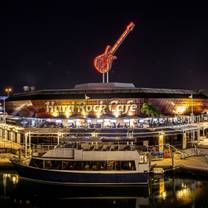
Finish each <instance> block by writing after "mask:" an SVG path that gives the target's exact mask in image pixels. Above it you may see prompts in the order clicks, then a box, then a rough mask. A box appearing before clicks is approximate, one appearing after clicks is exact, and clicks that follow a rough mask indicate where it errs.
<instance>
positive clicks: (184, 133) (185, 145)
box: [182, 131, 187, 149]
mask: <svg viewBox="0 0 208 208" xmlns="http://www.w3.org/2000/svg"><path fill="white" fill-rule="evenodd" d="M186 148H187V137H186V132H185V131H184V132H183V135H182V149H186Z"/></svg>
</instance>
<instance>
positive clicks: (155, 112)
mask: <svg viewBox="0 0 208 208" xmlns="http://www.w3.org/2000/svg"><path fill="white" fill-rule="evenodd" d="M140 110H141V113H143V114H145V115H146V116H148V117H158V116H159V115H160V114H161V113H160V111H159V109H158V108H157V107H156V106H154V105H152V104H151V103H143V104H142V107H141V109H140Z"/></svg>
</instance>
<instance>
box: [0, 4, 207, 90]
mask: <svg viewBox="0 0 208 208" xmlns="http://www.w3.org/2000/svg"><path fill="white" fill-rule="evenodd" d="M15 2H16V3H15ZM17 2H18V3H17ZM20 2H21V3H20ZM28 2H30V3H26V2H22V1H14V2H12V1H10V2H9V1H8V4H7V5H4V6H3V7H1V10H2V11H1V12H0V14H1V20H0V24H1V26H0V28H1V31H0V35H1V39H0V54H1V56H0V69H1V81H0V90H1V91H2V89H3V88H4V87H5V86H8V85H9V86H13V87H14V89H15V91H20V90H21V88H22V86H24V85H34V86H36V88H37V89H43V88H70V87H73V85H74V84H76V83H82V82H99V81H100V80H101V75H100V74H98V73H97V72H96V71H95V69H94V67H93V58H94V57H95V56H96V55H98V54H99V53H101V52H102V51H103V50H104V48H105V46H106V45H107V44H113V43H114V42H115V41H116V40H117V38H118V37H119V35H120V34H121V33H122V32H123V30H124V28H125V27H126V25H127V24H128V23H129V22H130V21H134V22H135V24H136V27H135V29H134V31H133V32H132V33H130V35H129V36H128V37H127V39H126V40H125V42H124V43H123V44H122V45H121V47H120V48H119V50H118V51H117V53H116V55H117V57H118V59H117V60H116V61H115V62H114V64H113V67H112V70H111V72H110V80H111V81H118V82H133V83H135V84H136V86H137V87H160V88H185V89H200V88H205V89H207V88H208V85H207V79H208V70H207V69H208V8H207V7H206V6H204V5H202V4H198V5H194V4H187V5H185V4H184V5H181V4H178V5H177V4H175V5H162V6H161V5H154V4H152V3H151V1H149V2H148V3H147V4H146V5H144V4H137V5H136V4H130V2H128V5H123V6H118V5H116V4H114V5H112V4H109V6H108V7H107V6H103V5H102V6H98V5H94V6H92V4H88V5H87V4H83V3H81V2H78V3H77V4H76V5H75V4H72V3H69V5H67V4H64V3H62V4H61V3H59V4H58V3H56V4H55V3H52V2H51V1H48V2H47V1H45V3H44V4H43V3H42V4H37V3H35V2H36V1H28ZM57 2H59V1H57ZM68 2H70V1H68ZM120 2H121V1H120ZM138 2H139V1H138ZM126 3H127V2H126Z"/></svg>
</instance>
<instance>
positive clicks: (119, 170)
mask: <svg viewBox="0 0 208 208" xmlns="http://www.w3.org/2000/svg"><path fill="white" fill-rule="evenodd" d="M12 162H13V164H14V165H15V167H16V169H17V171H18V173H19V175H20V176H21V177H23V178H26V179H29V180H36V181H39V182H43V183H54V184H63V185H70V186H136V185H142V184H147V183H148V173H149V164H148V157H147V153H145V152H139V151H138V150H136V149H135V147H134V146H131V145H127V144H121V145H116V144H109V143H108V144H104V143H97V142H96V143H94V144H93V143H86V142H85V143H81V144H79V145H77V144H76V143H73V142H68V143H64V144H60V145H57V146H56V147H55V148H54V149H52V150H49V151H48V152H46V153H45V154H43V155H42V156H32V157H31V158H30V159H27V160H20V159H18V158H16V159H13V160H12Z"/></svg>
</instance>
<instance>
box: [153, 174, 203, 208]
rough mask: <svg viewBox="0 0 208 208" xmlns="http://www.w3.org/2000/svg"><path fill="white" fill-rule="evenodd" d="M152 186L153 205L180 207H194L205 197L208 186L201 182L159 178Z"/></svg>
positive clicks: (155, 179)
mask: <svg viewBox="0 0 208 208" xmlns="http://www.w3.org/2000/svg"><path fill="white" fill-rule="evenodd" d="M150 185H151V194H150V199H151V200H150V201H151V205H153V206H154V205H156V204H157V206H161V207H163V206H170V207H174V206H178V205H194V204H195V203H196V202H195V200H196V199H197V198H200V197H202V196H203V195H204V193H205V192H206V191H205V187H206V184H203V183H202V182H201V181H196V180H191V179H179V178H164V176H162V175H161V176H158V177H157V178H154V179H153V183H151V184H150Z"/></svg>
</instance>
